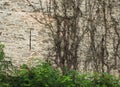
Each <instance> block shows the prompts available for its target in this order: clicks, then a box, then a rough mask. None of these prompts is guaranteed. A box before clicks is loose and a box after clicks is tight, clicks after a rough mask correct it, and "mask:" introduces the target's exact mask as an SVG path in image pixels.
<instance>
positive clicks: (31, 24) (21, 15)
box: [0, 0, 49, 66]
mask: <svg viewBox="0 0 120 87" xmlns="http://www.w3.org/2000/svg"><path fill="white" fill-rule="evenodd" d="M31 3H32V4H34V5H35V6H36V7H37V6H38V5H39V2H38V0H31ZM38 7H39V6H38ZM33 10H34V9H33V8H32V7H30V6H29V3H28V2H27V0H0V42H2V43H3V44H5V49H4V51H5V53H6V56H7V57H10V58H11V59H12V61H13V63H14V64H15V65H17V66H19V65H21V64H23V63H28V62H29V61H30V60H31V58H33V57H36V58H38V59H43V58H44V57H43V55H44V54H46V53H47V51H46V49H47V47H48V44H47V43H48V41H47V40H48V39H49V36H48V34H47V33H46V32H47V31H48V30H47V28H45V27H44V25H41V24H39V23H38V22H37V21H36V20H35V19H33V18H32V17H31V15H34V16H38V17H40V16H41V14H40V13H37V15H36V13H33ZM30 29H31V49H30Z"/></svg>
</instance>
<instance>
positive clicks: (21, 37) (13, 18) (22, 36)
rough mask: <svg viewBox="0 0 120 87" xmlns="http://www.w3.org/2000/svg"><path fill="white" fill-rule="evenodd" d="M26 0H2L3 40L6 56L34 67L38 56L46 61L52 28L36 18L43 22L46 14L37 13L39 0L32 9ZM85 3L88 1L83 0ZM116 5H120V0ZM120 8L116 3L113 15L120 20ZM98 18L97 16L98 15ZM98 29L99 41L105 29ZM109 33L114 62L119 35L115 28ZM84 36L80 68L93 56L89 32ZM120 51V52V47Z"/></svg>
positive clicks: (0, 26)
mask: <svg viewBox="0 0 120 87" xmlns="http://www.w3.org/2000/svg"><path fill="white" fill-rule="evenodd" d="M27 1H28V0H0V42H2V43H3V44H4V45H5V49H4V51H5V54H6V57H7V58H9V59H11V60H12V62H13V64H14V65H16V66H20V65H22V64H23V63H26V64H28V65H29V66H31V65H33V64H36V63H37V62H38V59H40V60H43V59H45V58H47V54H48V48H49V47H51V46H52V45H51V42H50V41H51V40H52V38H51V36H50V31H49V29H48V28H47V27H45V26H44V25H42V24H40V23H38V21H36V20H35V19H34V18H33V17H36V18H38V19H40V20H41V21H42V20H43V19H42V18H43V14H42V13H39V12H38V10H39V9H41V8H40V2H39V0H30V3H31V4H32V5H34V7H35V8H36V9H33V7H32V6H31V5H30V3H29V2H27ZM42 1H43V6H46V5H45V2H44V1H46V0H42ZM86 1H87V0H86ZM116 1H117V0H116ZM83 4H85V3H84V2H83ZM117 4H119V1H118V3H117ZM113 5H114V3H113ZM115 5H116V4H115ZM118 7H119V5H118ZM118 7H117V8H116V7H115V6H114V9H116V10H115V11H113V14H112V16H113V17H115V18H116V19H120V18H119V17H120V13H119V11H120V9H119V8H118ZM84 9H85V7H83V9H82V11H83V12H84ZM94 11H96V9H94ZM101 14H102V13H101ZM94 15H95V14H93V16H94ZM46 17H47V16H46ZM95 18H96V19H98V17H97V16H96V17H95ZM108 18H109V17H108ZM43 21H44V20H43ZM84 21H87V20H84V18H82V20H81V22H80V29H81V32H80V34H81V35H82V33H83V31H82V27H83V26H84V25H85V24H87V23H86V22H84ZM51 22H53V21H51ZM94 22H95V23H99V21H98V22H97V20H94ZM83 23H85V24H83ZM101 25H102V24H101ZM109 25H112V22H110V24H109ZM85 26H86V25H85ZM111 27H112V26H111ZM83 30H84V29H83ZM96 32H97V34H96V36H95V40H96V41H98V42H100V40H101V38H102V35H103V34H104V28H103V27H101V26H99V25H98V27H97V28H96ZM109 32H110V33H111V34H110V36H108V43H107V48H108V53H109V57H108V60H110V64H112V63H113V61H112V57H113V53H114V50H113V38H114V39H115V40H116V39H118V38H117V37H116V36H115V35H114V33H115V31H114V29H112V28H110V29H109ZM118 32H120V26H118ZM84 36H85V38H84V39H82V40H81V42H80V44H79V46H80V48H79V53H78V56H79V58H80V60H79V62H80V67H81V68H83V66H84V62H83V61H84V60H85V59H87V58H88V60H89V58H90V55H89V54H90V49H89V47H90V43H91V41H90V33H86V34H85V35H84ZM96 44H98V48H100V43H96ZM97 51H99V49H97ZM118 51H119V52H120V48H119V49H118ZM98 53H99V52H98ZM117 64H118V66H119V65H120V59H119V60H118V61H117ZM87 66H90V68H92V65H90V64H89V65H87ZM90 68H89V69H90ZM116 70H117V69H116Z"/></svg>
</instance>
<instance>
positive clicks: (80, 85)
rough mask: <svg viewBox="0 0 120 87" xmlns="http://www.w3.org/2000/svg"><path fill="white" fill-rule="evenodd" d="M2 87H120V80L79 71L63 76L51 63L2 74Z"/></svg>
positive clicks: (0, 85) (0, 80) (0, 81)
mask: <svg viewBox="0 0 120 87" xmlns="http://www.w3.org/2000/svg"><path fill="white" fill-rule="evenodd" d="M0 87H120V79H118V78H116V77H114V76H112V75H109V74H107V73H102V74H93V75H91V74H80V73H79V72H77V71H74V70H73V71H70V72H68V71H66V74H65V75H62V74H61V73H60V71H59V70H58V69H55V68H53V67H52V66H51V65H50V64H49V63H42V64H40V65H38V66H36V67H32V68H29V67H28V66H27V65H23V66H21V68H20V69H19V70H16V73H14V74H11V75H6V74H5V73H0Z"/></svg>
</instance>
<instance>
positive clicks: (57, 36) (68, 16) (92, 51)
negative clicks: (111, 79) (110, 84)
mask: <svg viewBox="0 0 120 87" xmlns="http://www.w3.org/2000/svg"><path fill="white" fill-rule="evenodd" d="M27 1H28V0H27ZM29 1H30V0H29ZM39 2H40V8H41V9H40V10H39V11H41V12H42V13H43V15H44V16H43V19H44V20H45V21H44V22H42V21H40V20H38V19H37V18H35V17H33V18H34V19H36V20H37V21H38V22H39V23H42V24H45V25H46V26H48V27H49V29H50V31H51V33H52V38H53V45H54V46H53V47H54V48H53V52H52V54H54V58H55V59H54V63H56V65H57V66H58V67H60V68H61V69H62V70H63V69H64V67H67V68H68V70H71V69H78V64H80V63H81V62H82V63H83V62H84V69H85V70H87V69H89V68H92V70H93V71H95V72H108V73H110V72H111V70H114V69H115V70H118V72H119V69H120V67H119V66H120V18H119V17H120V13H119V12H120V9H119V8H120V5H119V3H120V1H119V0H44V2H45V6H44V5H43V3H42V0H39ZM29 3H30V2H29ZM32 6H33V5H32ZM33 9H35V8H33ZM46 15H47V17H46ZM51 18H52V19H54V25H53V24H52V23H51V22H49V21H50V19H51ZM86 36H89V37H86ZM86 39H87V40H86ZM86 42H87V43H86ZM80 44H83V45H80ZM85 46H86V47H85ZM84 47H85V48H86V49H84ZM83 49H84V50H85V51H84V50H83ZM78 50H82V52H81V51H80V53H82V54H83V55H84V56H83V55H79V54H80V53H79V52H78ZM86 53H87V54H86ZM83 57H84V58H83ZM80 60H82V61H81V62H78V61H80ZM81 66H82V65H81Z"/></svg>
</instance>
